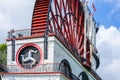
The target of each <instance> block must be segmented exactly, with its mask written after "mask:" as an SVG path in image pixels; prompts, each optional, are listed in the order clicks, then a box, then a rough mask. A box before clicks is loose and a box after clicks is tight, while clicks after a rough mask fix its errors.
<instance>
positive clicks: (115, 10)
mask: <svg viewBox="0 0 120 80" xmlns="http://www.w3.org/2000/svg"><path fill="white" fill-rule="evenodd" d="M119 3H120V0H95V1H94V4H95V6H96V9H97V12H96V14H95V19H96V20H97V21H98V22H99V23H100V24H102V25H104V26H105V27H106V28H108V27H110V26H111V25H112V26H116V27H118V28H119V27H120V23H119V22H120V5H119Z"/></svg>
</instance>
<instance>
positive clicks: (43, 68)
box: [7, 63, 79, 80]
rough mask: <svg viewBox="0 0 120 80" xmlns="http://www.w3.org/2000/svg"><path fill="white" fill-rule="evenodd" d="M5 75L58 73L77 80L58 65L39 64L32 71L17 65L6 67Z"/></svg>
mask: <svg viewBox="0 0 120 80" xmlns="http://www.w3.org/2000/svg"><path fill="white" fill-rule="evenodd" d="M7 71H8V72H7V73H9V74H12V73H17V74H21V73H22V74H34V73H38V74H39V73H43V72H60V73H62V74H63V75H65V76H66V77H67V78H69V79H71V80H79V78H78V77H76V76H75V75H74V74H73V73H72V72H71V71H69V70H68V69H66V68H65V67H64V66H62V65H61V66H60V64H59V63H56V64H41V65H40V66H37V67H35V68H33V69H25V68H21V67H20V66H18V65H8V66H7Z"/></svg>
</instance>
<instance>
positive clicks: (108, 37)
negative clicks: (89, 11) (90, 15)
mask: <svg viewBox="0 0 120 80" xmlns="http://www.w3.org/2000/svg"><path fill="white" fill-rule="evenodd" d="M119 41H120V29H117V28H116V27H114V26H111V27H109V28H107V29H106V28H105V27H104V26H100V29H99V32H98V34H97V48H98V51H99V53H100V55H101V65H100V68H99V69H98V73H99V74H100V75H101V77H102V78H103V80H113V79H114V80H120V76H119V72H120V69H119V66H120V64H119V63H120V59H119V58H120V55H119V54H120V42H119Z"/></svg>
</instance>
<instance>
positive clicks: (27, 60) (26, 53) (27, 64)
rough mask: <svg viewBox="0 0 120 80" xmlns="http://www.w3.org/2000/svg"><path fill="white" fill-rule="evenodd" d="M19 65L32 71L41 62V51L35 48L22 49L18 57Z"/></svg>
mask: <svg viewBox="0 0 120 80" xmlns="http://www.w3.org/2000/svg"><path fill="white" fill-rule="evenodd" d="M17 58H18V59H17V60H18V61H17V62H18V64H19V65H20V66H21V67H23V68H26V69H32V68H34V67H35V66H37V65H38V64H39V62H40V60H41V59H40V58H41V55H40V50H39V49H38V48H36V47H35V46H31V45H30V46H26V47H24V48H22V49H20V51H19V53H18V55H17Z"/></svg>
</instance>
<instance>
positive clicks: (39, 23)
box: [31, 0, 50, 35]
mask: <svg viewBox="0 0 120 80" xmlns="http://www.w3.org/2000/svg"><path fill="white" fill-rule="evenodd" d="M49 2H50V0H36V3H35V8H34V11H33V18H32V30H31V35H38V34H39V35H44V33H45V31H46V25H47V15H48V6H49Z"/></svg>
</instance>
